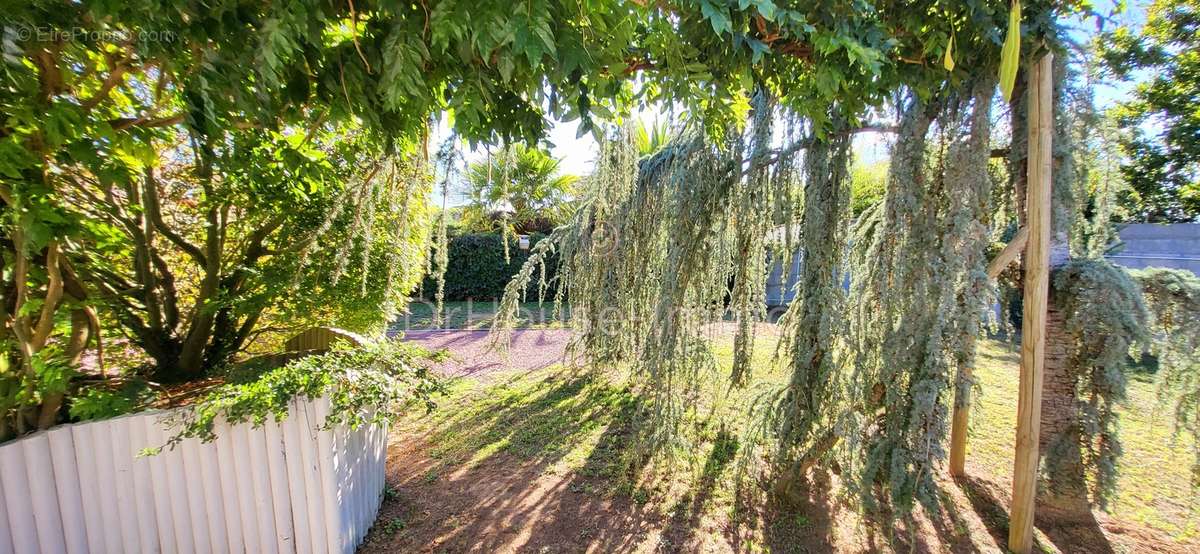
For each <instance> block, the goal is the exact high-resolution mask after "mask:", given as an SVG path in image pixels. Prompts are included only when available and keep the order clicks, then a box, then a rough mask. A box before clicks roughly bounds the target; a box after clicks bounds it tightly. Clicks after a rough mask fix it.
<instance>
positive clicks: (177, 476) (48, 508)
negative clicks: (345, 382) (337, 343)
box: [0, 399, 387, 554]
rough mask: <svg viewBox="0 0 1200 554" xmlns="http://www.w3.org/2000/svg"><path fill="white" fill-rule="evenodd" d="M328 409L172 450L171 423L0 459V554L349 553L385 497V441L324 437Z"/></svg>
mask: <svg viewBox="0 0 1200 554" xmlns="http://www.w3.org/2000/svg"><path fill="white" fill-rule="evenodd" d="M328 412H329V401H328V400H326V399H314V400H307V399H296V400H293V401H292V406H291V409H290V410H289V416H288V417H287V418H286V419H285V420H284V421H281V422H278V423H277V422H275V421H273V420H268V421H267V422H266V423H265V424H264V425H262V426H260V427H258V428H254V427H253V426H252V425H250V424H246V423H243V424H239V425H229V424H227V423H224V422H221V423H218V425H217V428H216V429H215V430H214V431H215V433H216V435H217V439H216V440H214V441H212V442H209V443H201V442H200V441H198V440H196V439H189V440H186V441H184V442H182V443H181V444H179V445H177V446H176V447H175V448H174V449H166V448H164V449H163V450H162V451H161V453H159V454H157V455H143V454H142V452H143V450H144V449H145V448H147V447H158V446H161V445H163V444H165V443H166V441H167V439H168V438H169V437H171V436H172V433H171V431H170V430H168V429H166V428H165V427H166V425H165V423H166V422H168V421H169V420H170V417H171V415H172V411H151V412H141V413H137V414H132V415H128V416H123V417H118V418H114V419H109V420H104V421H95V422H88V423H80V424H73V425H63V426H60V427H57V428H54V429H50V430H48V431H44V432H41V433H37V434H35V435H30V436H28V437H25V438H22V439H20V440H16V441H13V442H10V443H8V444H5V445H3V446H0V554H8V553H15V554H25V553H39V552H40V553H46V554H51V553H60V552H64V553H71V554H74V553H89V552H90V553H94V554H95V553H114V554H115V553H122V552H164V553H166V552H180V553H192V552H197V553H208V552H262V553H282V552H300V553H309V552H313V553H317V552H345V553H348V552H353V551H354V549H355V548H356V547H357V546H358V545H359V543H360V542H361V541H362V540H363V538H364V537H365V536H366V533H367V530H368V529H369V528H370V526H371V524H372V522H373V521H374V520H375V515H376V513H377V512H378V510H379V505H380V501H381V500H382V494H383V489H384V463H385V457H386V456H385V451H386V444H387V429H386V428H384V427H383V426H380V425H375V426H369V425H364V426H361V427H359V428H357V429H350V428H348V427H345V426H339V427H334V428H332V429H322V427H323V423H324V422H325V418H326V416H327V415H328Z"/></svg>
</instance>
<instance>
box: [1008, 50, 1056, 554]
mask: <svg viewBox="0 0 1200 554" xmlns="http://www.w3.org/2000/svg"><path fill="white" fill-rule="evenodd" d="M1053 60H1054V57H1053V55H1052V54H1050V53H1046V54H1044V55H1043V56H1042V57H1041V59H1039V60H1038V61H1037V62H1036V63H1034V64H1033V67H1031V68H1030V72H1029V101H1028V112H1027V113H1028V115H1027V121H1028V122H1029V125H1028V127H1029V167H1028V177H1029V182H1028V183H1027V187H1028V188H1027V189H1026V202H1025V206H1026V208H1025V209H1026V212H1027V213H1028V219H1027V228H1028V229H1029V238H1028V243H1027V244H1026V247H1025V286H1024V289H1025V290H1024V319H1023V321H1022V323H1021V376H1020V381H1019V385H1018V391H1017V395H1018V396H1017V440H1016V448H1015V452H1014V460H1013V492H1012V506H1011V508H1010V509H1011V513H1010V516H1009V528H1008V548H1009V549H1010V550H1012V551H1013V552H1014V553H1016V554H1027V553H1029V552H1031V551H1032V550H1033V521H1034V520H1033V516H1034V501H1035V498H1036V496H1037V472H1038V434H1039V429H1040V427H1041V413H1042V377H1043V376H1042V373H1043V369H1044V364H1045V358H1046V308H1047V303H1048V300H1049V293H1050V234H1051V221H1050V213H1051V207H1050V202H1051V200H1050V198H1051V174H1050V172H1051V167H1052V156H1053V153H1052V150H1051V140H1052V137H1053V133H1054V100H1053V97H1052V91H1053V89H1054V83H1053V81H1052V78H1053V73H1054V71H1053Z"/></svg>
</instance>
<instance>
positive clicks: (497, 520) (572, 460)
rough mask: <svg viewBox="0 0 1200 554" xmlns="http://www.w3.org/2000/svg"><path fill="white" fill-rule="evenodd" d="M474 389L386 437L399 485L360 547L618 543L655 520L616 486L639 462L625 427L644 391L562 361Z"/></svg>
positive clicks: (604, 546)
mask: <svg viewBox="0 0 1200 554" xmlns="http://www.w3.org/2000/svg"><path fill="white" fill-rule="evenodd" d="M477 392H478V394H477V396H475V397H474V398H469V399H466V400H465V401H462V402H457V403H456V404H455V405H454V406H443V407H442V408H441V409H440V412H441V415H440V416H438V415H435V423H434V424H433V426H432V428H431V429H430V430H429V432H428V433H427V434H425V435H424V436H414V435H413V434H411V433H404V432H399V433H397V434H396V435H395V436H393V437H392V446H391V447H390V448H389V464H388V465H389V468H388V484H389V485H390V486H391V487H392V488H394V490H396V491H397V493H396V494H394V495H392V496H393V498H391V499H389V500H386V501H385V502H384V506H383V508H382V509H381V513H380V516H379V518H378V519H377V525H376V528H375V529H373V530H372V532H371V534H370V536H369V537H368V541H367V544H366V545H365V546H364V547H363V548H362V551H364V552H388V551H405V552H421V551H434V550H436V551H450V552H467V551H471V552H496V551H521V552H524V551H543V550H545V551H552V552H556V551H578V550H583V549H586V548H597V549H599V551H610V552H615V551H625V550H629V549H630V548H631V547H632V546H633V545H634V544H637V543H638V542H640V541H642V540H643V539H644V538H645V536H646V534H647V532H648V531H649V530H650V529H651V528H654V527H657V526H658V524H659V522H660V520H661V517H660V516H658V515H657V514H653V513H648V512H647V510H645V509H644V508H643V506H642V505H640V504H639V503H638V502H636V501H634V499H632V498H629V497H628V496H626V495H622V494H614V492H613V490H612V488H613V483H614V482H617V481H618V480H617V479H616V477H617V476H619V475H621V474H622V472H629V471H632V472H636V471H637V468H636V467H631V465H630V461H631V460H636V458H635V456H634V454H633V453H631V452H630V449H629V445H630V444H631V441H629V440H628V439H629V437H628V434H629V433H631V425H632V424H633V422H634V421H635V419H636V414H638V413H639V411H640V409H639V408H640V401H639V400H638V397H637V396H636V395H634V394H633V393H631V392H630V391H629V390H628V389H622V388H617V387H614V386H612V385H611V384H610V383H609V382H608V381H607V380H606V379H604V378H603V377H600V376H597V375H595V374H590V373H587V372H582V371H572V370H563V371H560V372H557V373H554V374H551V375H550V376H548V377H546V378H544V379H538V380H535V381H534V382H532V383H531V382H528V380H525V381H522V379H521V378H516V379H513V380H511V381H508V382H505V383H501V384H499V385H496V386H492V387H488V388H485V389H483V390H481V391H477ZM481 396H482V397H481ZM454 410H458V411H454ZM589 445H590V447H589ZM562 472H569V474H568V475H567V476H565V477H557V476H556V475H555V473H559V474H561V473H562ZM397 518H399V519H400V520H401V521H402V522H403V524H402V525H401V524H393V525H389V523H390V522H392V521H393V520H395V519H397ZM379 522H383V524H380V523H379ZM397 528H399V529H400V530H399V531H397V530H396V529H397Z"/></svg>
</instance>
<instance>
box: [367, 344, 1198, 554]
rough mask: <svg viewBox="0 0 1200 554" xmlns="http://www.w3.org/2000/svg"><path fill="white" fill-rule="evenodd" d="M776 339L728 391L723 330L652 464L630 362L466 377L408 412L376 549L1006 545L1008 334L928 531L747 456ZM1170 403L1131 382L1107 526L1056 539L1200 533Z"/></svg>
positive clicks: (1144, 543)
mask: <svg viewBox="0 0 1200 554" xmlns="http://www.w3.org/2000/svg"><path fill="white" fill-rule="evenodd" d="M763 335H767V336H763ZM759 341H760V342H759V345H758V347H757V348H756V353H755V356H756V358H757V361H758V363H757V364H756V368H757V369H756V372H757V373H756V374H755V384H754V385H753V386H751V387H749V388H748V389H747V390H745V391H739V392H735V393H733V394H731V395H728V396H726V395H724V394H723V393H724V391H725V387H724V378H725V372H726V371H727V367H728V365H729V363H730V359H731V347H730V344H729V342H730V341H728V340H727V339H721V340H718V341H717V348H716V352H717V356H718V359H719V361H720V362H721V363H720V364H719V365H720V366H722V367H721V368H718V370H716V371H715V372H714V373H713V374H711V375H706V376H703V377H704V378H705V390H706V394H702V395H701V397H699V398H696V399H695V401H696V404H695V405H696V409H695V410H693V412H692V415H691V416H689V417H688V418H687V420H686V421H685V423H684V426H683V429H682V433H681V434H682V437H681V443H680V444H679V445H678V446H677V447H676V448H675V449H674V450H673V451H672V455H671V456H667V457H655V458H653V459H651V460H649V463H647V462H648V460H647V459H646V458H645V457H644V456H642V455H641V453H640V452H639V451H638V449H637V448H636V444H637V443H636V441H634V440H632V438H633V435H632V433H633V431H632V430H633V429H634V427H635V425H634V424H635V423H636V421H637V418H638V417H639V415H638V414H639V411H638V408H639V403H640V402H641V397H640V395H639V394H637V392H636V391H637V389H636V388H635V387H634V386H633V385H631V381H630V380H629V379H627V377H626V376H624V375H621V374H619V373H612V372H610V373H600V372H593V371H585V370H581V369H571V368H563V367H552V368H547V369H543V370H537V371H531V372H526V373H521V374H515V373H511V372H509V373H504V372H501V373H496V374H492V375H490V376H487V377H484V378H482V379H457V380H455V381H454V382H452V383H451V385H450V390H449V391H448V394H447V396H446V397H445V398H444V399H442V401H441V403H440V406H439V407H438V409H436V410H435V411H434V412H433V413H431V414H429V415H428V416H413V417H411V418H410V419H408V420H406V421H402V422H400V423H399V424H398V425H397V427H396V429H395V431H394V433H393V436H392V439H391V440H392V446H391V448H390V451H389V452H390V454H389V456H390V459H389V474H388V483H389V494H388V499H387V501H385V503H384V507H383V508H382V510H381V515H380V518H379V522H380V523H377V525H376V529H375V530H374V531H372V533H371V535H370V537H369V539H368V542H367V544H366V546H365V547H364V550H365V551H367V552H372V551H379V552H383V551H398V550H402V551H410V550H423V551H426V550H427V551H443V550H446V551H546V552H559V551H567V552H574V551H585V550H589V551H600V552H603V551H646V552H649V551H663V550H665V551H680V552H682V551H686V552H692V551H710V552H726V551H737V552H755V551H766V550H772V551H814V550H815V551H822V550H829V549H838V550H842V551H861V550H901V551H908V550H909V549H910V548H916V549H917V550H921V551H974V552H980V551H1001V550H1002V549H1001V548H1000V545H1003V544H1004V537H1005V533H1006V532H1007V531H1006V526H1007V518H1006V516H1005V513H1006V507H1007V502H1008V501H1007V496H1006V495H1007V489H1008V487H1009V483H1010V481H1009V480H1008V475H1009V473H1010V472H1011V466H1012V442H1013V434H1014V431H1013V422H1014V418H1015V412H1016V405H1015V399H1016V386H1017V356H1016V354H1015V353H1014V352H1010V351H1009V349H1008V347H1007V345H1004V344H1000V343H996V342H992V341H983V342H982V343H981V353H980V354H981V355H980V364H979V367H978V369H977V372H976V373H977V375H978V378H979V379H980V381H981V386H982V393H983V394H982V396H981V397H980V398H979V402H978V403H977V404H976V408H975V410H974V412H973V414H972V428H971V436H970V445H969V453H968V472H969V473H970V474H971V476H972V478H971V479H969V480H967V481H965V482H961V483H956V482H954V481H951V480H949V479H948V478H947V479H944V480H943V489H944V491H945V499H946V501H947V502H946V504H947V506H948V507H949V509H948V510H947V511H946V513H944V514H935V515H930V514H921V515H920V516H919V517H918V521H917V524H916V525H917V528H916V529H906V530H901V529H896V530H892V529H883V530H880V529H878V528H876V527H875V526H870V525H864V524H863V520H862V518H861V517H860V516H859V514H858V513H857V512H856V511H855V510H854V509H853V507H852V504H850V503H847V502H845V501H844V500H843V499H842V498H840V497H839V496H838V495H837V494H836V493H835V494H828V493H827V492H826V491H828V490H837V486H836V482H837V476H836V475H829V474H824V473H821V472H818V473H817V474H816V475H815V477H814V479H815V482H814V486H813V487H811V489H812V497H811V499H810V502H809V505H807V506H805V507H802V508H801V509H799V510H798V511H795V512H788V513H781V512H773V511H772V510H771V509H770V508H768V507H767V502H765V495H764V494H763V493H762V490H761V489H760V488H759V487H758V486H757V485H756V476H757V472H758V471H760V468H757V467H755V466H754V464H753V463H750V464H747V463H745V462H746V461H747V460H748V459H749V460H753V459H755V458H756V457H755V456H744V455H743V454H745V453H746V452H748V451H750V450H749V449H753V448H754V447H755V446H763V445H762V444H757V445H756V444H755V439H753V438H749V437H752V436H753V434H752V433H749V432H748V431H749V430H750V428H751V425H752V423H753V418H752V417H750V416H749V412H750V408H749V407H750V406H752V405H753V404H754V403H755V398H757V397H759V395H760V394H761V393H762V392H763V391H765V390H768V389H770V388H771V387H772V386H778V385H780V384H782V383H783V381H784V377H785V373H784V372H783V371H781V370H772V369H769V367H770V364H769V356H770V351H771V350H772V349H771V346H772V343H773V339H772V338H771V337H770V336H769V333H763V334H760V339H759ZM1159 412H1161V411H1159ZM1159 412H1156V410H1155V401H1154V394H1153V386H1152V385H1151V384H1148V383H1145V382H1139V381H1134V382H1131V384H1130V402H1129V404H1128V405H1127V406H1126V408H1125V409H1124V411H1123V413H1122V426H1121V436H1122V439H1123V442H1124V445H1125V456H1124V458H1123V459H1122V467H1121V468H1120V473H1121V476H1120V492H1119V494H1118V497H1117V499H1116V501H1115V502H1114V503H1113V505H1112V506H1111V510H1112V513H1111V514H1110V515H1104V514H1099V515H1098V516H1097V520H1098V523H1094V524H1093V525H1092V527H1094V528H1074V527H1066V526H1054V525H1050V526H1047V525H1041V526H1040V527H1041V530H1040V531H1039V534H1038V543H1039V544H1040V545H1041V546H1042V548H1043V549H1044V550H1046V551H1056V550H1057V551H1071V552H1074V551H1080V550H1079V549H1080V548H1082V549H1084V550H1085V551H1088V550H1092V551H1095V550H1096V548H1098V546H1106V547H1110V550H1109V551H1112V552H1122V551H1144V550H1146V549H1148V548H1152V549H1160V550H1165V551H1178V552H1185V551H1188V550H1189V549H1191V548H1194V547H1196V546H1197V543H1196V542H1195V541H1196V539H1197V532H1198V528H1197V521H1196V518H1195V517H1194V515H1193V514H1192V513H1190V512H1189V508H1188V506H1189V501H1190V499H1191V498H1192V496H1191V493H1190V492H1189V490H1190V489H1189V485H1188V479H1189V464H1190V461H1191V451H1190V450H1189V448H1190V445H1189V444H1187V443H1186V442H1185V441H1184V439H1183V438H1182V437H1181V438H1180V440H1179V441H1177V442H1176V441H1173V440H1172V438H1171V432H1170V424H1169V419H1167V414H1165V413H1159ZM910 532H911V533H913V534H910ZM913 537H916V538H913ZM1089 545H1090V546H1089Z"/></svg>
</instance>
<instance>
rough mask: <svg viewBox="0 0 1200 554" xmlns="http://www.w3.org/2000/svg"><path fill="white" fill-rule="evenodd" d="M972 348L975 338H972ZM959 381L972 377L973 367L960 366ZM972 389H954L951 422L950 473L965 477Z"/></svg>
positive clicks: (954, 475)
mask: <svg viewBox="0 0 1200 554" xmlns="http://www.w3.org/2000/svg"><path fill="white" fill-rule="evenodd" d="M970 341H971V343H972V345H971V346H972V348H973V347H974V344H973V343H974V342H975V339H974V337H972V338H971V339H970ZM958 371H959V376H958V382H959V383H962V382H964V381H969V380H970V379H971V368H970V367H968V366H966V365H964V366H961V367H959V368H958ZM970 413H971V391H970V390H969V389H967V388H966V387H962V386H960V387H958V388H957V389H955V391H954V414H953V416H952V419H951V422H950V475H951V476H953V477H963V476H965V475H966V474H967V470H966V463H967V426H968V425H967V424H968V423H969V422H970Z"/></svg>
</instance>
